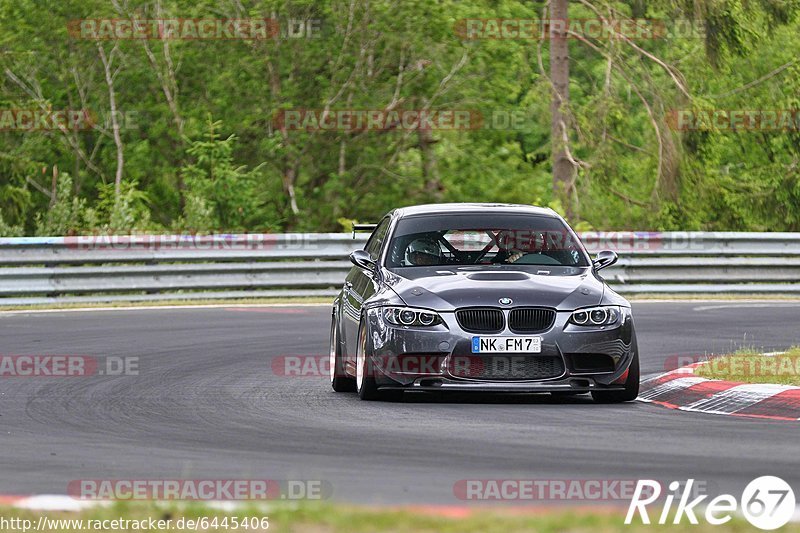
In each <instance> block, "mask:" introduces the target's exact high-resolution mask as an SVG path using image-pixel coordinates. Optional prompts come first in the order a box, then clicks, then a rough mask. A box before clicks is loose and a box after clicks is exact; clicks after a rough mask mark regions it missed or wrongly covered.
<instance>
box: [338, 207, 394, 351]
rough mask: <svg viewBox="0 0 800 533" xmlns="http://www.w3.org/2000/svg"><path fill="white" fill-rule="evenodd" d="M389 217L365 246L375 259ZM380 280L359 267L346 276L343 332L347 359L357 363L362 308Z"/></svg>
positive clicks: (387, 227) (375, 259)
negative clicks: (357, 344) (357, 343)
mask: <svg viewBox="0 0 800 533" xmlns="http://www.w3.org/2000/svg"><path fill="white" fill-rule="evenodd" d="M389 221H390V219H389V217H386V218H384V219H383V220H381V221H380V223H379V224H378V226H377V227H376V228H375V231H373V232H372V235H370V237H369V239H368V240H367V244H366V245H365V246H364V250H366V251H367V252H368V253H369V255H370V257H371V258H372V260H373V261H377V260H378V257H379V256H380V252H381V248H382V247H383V241H384V239H385V238H386V233H387V232H388V230H389ZM377 283H378V280H376V279H375V275H374V274H373V273H371V272H370V273H368V272H365V271H363V270H362V269H360V268H358V267H353V268H351V269H350V273H349V274H348V275H347V278H345V282H344V289H343V297H344V298H343V304H344V305H343V310H344V312H343V313H342V315H343V321H342V326H343V328H342V329H343V333H344V338H345V344H346V346H345V349H344V354H345V361H350V362H353V363H355V356H356V342H357V338H358V327H359V322H360V320H361V308H362V306H363V305H364V302H365V301H366V300H367V299H369V298H370V297H371V296H372V295H373V294H375V292H376V290H377Z"/></svg>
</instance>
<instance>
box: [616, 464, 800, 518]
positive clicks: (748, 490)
mask: <svg viewBox="0 0 800 533" xmlns="http://www.w3.org/2000/svg"><path fill="white" fill-rule="evenodd" d="M693 484H694V480H693V479H689V480H687V481H686V483H680V482H678V481H673V482H672V483H670V484H669V490H670V492H669V493H668V494H667V495H666V498H665V499H664V506H663V508H662V509H661V514H660V515H659V517H658V521H657V523H658V524H661V525H664V524H667V523H670V515H671V514H672V512H673V511H672V509H673V504H674V503H675V501H676V500H677V502H678V503H677V504H676V506H675V511H674V515H673V516H672V520H671V523H672V524H675V525H677V524H680V523H682V522H683V520H688V521H689V523H690V524H693V525H697V524H698V523H699V521H698V515H699V516H701V517H702V518H704V519H705V521H706V522H708V523H709V524H712V525H721V524H725V523H726V522H729V521H730V520H731V519H732V517H733V515H734V514H741V515H744V517H745V518H746V519H747V521H748V522H750V524H752V525H753V526H755V527H757V528H758V529H763V530H773V529H778V528H779V527H782V526H784V525H786V523H787V522H789V520H791V518H792V516H793V515H794V512H795V504H796V502H795V496H794V491H793V490H792V487H790V486H789V484H788V483H786V481H784V480H783V479H781V478H779V477H775V476H761V477H759V478H756V479H754V480H753V481H751V482H750V483H748V485H747V487H745V489H744V491H743V492H742V497H741V499H740V500H738V501H737V500H736V498H735V497H734V496H733V495H731V494H721V495H719V496H716V497H715V498H713V499H711V500H710V501H708V502H706V501H705V500H706V498H708V495H707V494H703V495H701V496H697V497H696V498H694V499H692V500H691V501H690V498H692V496H693V494H692V486H693ZM661 496H662V494H661V484H660V483H659V482H658V481H653V480H639V482H638V483H637V485H636V490H635V491H634V494H633V498H632V499H631V504H630V506H629V507H628V514H627V515H626V516H625V524H631V522H632V521H633V518H634V516H636V514H637V513H638V514H639V516H640V518H641V520H642V523H643V524H650V515H649V514H648V509H647V507H648V505H650V504H653V503H655V502H656V501H658V500H659V499H660V498H661ZM656 507H658V506H656ZM701 509H703V511H702V512H701ZM654 518H655V517H654Z"/></svg>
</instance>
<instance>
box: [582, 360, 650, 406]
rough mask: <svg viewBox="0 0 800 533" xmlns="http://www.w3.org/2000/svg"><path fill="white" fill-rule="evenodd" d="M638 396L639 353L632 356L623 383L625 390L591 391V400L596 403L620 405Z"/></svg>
mask: <svg viewBox="0 0 800 533" xmlns="http://www.w3.org/2000/svg"><path fill="white" fill-rule="evenodd" d="M637 396H639V351H638V350H637V351H636V352H635V353H634V355H633V361H631V366H630V367H629V368H628V379H627V381H625V390H615V391H599V390H598V391H592V398H593V399H594V401H596V402H597V403H622V402H632V401H633V400H635V399H636V397H637Z"/></svg>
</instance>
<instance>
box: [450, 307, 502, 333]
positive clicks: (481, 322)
mask: <svg viewBox="0 0 800 533" xmlns="http://www.w3.org/2000/svg"><path fill="white" fill-rule="evenodd" d="M456 318H457V319H458V324H459V325H460V326H461V328H462V329H464V330H465V331H473V332H477V333H497V332H500V331H502V330H503V312H502V311H501V310H499V309H485V308H484V309H477V308H476V309H460V310H458V311H456Z"/></svg>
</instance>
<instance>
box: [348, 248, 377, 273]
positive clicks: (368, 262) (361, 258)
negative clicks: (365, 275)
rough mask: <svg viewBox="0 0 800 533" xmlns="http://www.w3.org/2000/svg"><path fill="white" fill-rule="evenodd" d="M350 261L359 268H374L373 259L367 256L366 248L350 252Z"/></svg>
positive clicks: (370, 269) (367, 269)
mask: <svg viewBox="0 0 800 533" xmlns="http://www.w3.org/2000/svg"><path fill="white" fill-rule="evenodd" d="M350 262H351V263H353V264H354V265H355V266H357V267H358V268H360V269H361V270H366V271H372V270H375V261H373V260H372V258H371V257H370V256H369V252H367V251H366V250H356V251H355V252H353V253H351V254H350Z"/></svg>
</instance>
